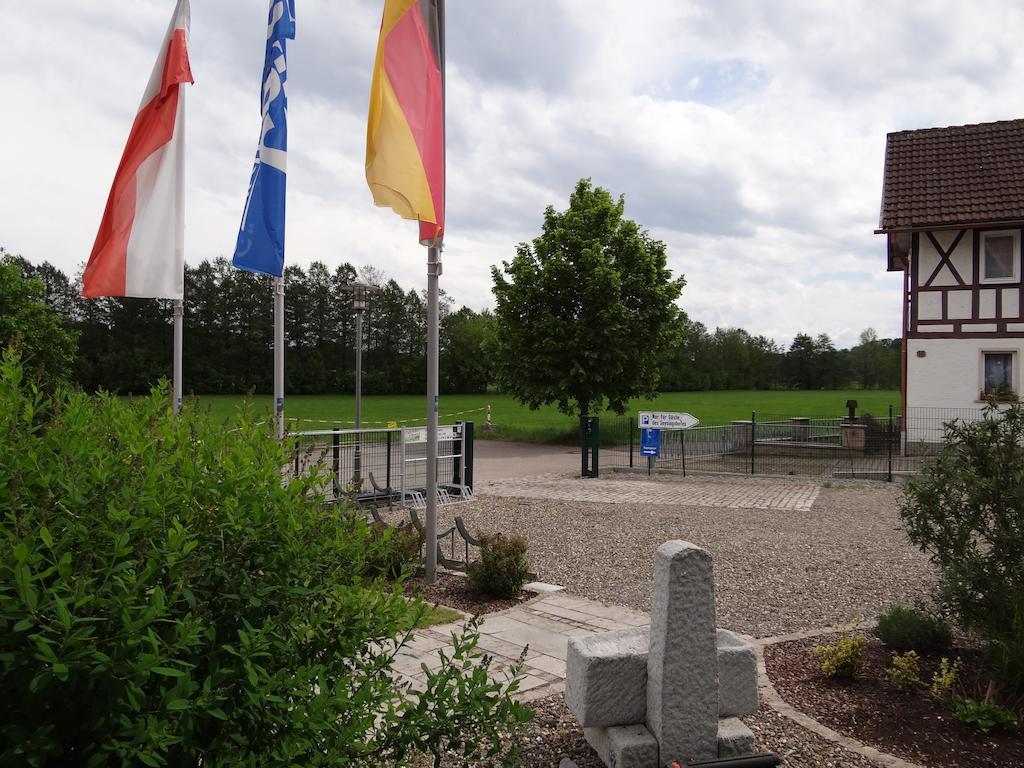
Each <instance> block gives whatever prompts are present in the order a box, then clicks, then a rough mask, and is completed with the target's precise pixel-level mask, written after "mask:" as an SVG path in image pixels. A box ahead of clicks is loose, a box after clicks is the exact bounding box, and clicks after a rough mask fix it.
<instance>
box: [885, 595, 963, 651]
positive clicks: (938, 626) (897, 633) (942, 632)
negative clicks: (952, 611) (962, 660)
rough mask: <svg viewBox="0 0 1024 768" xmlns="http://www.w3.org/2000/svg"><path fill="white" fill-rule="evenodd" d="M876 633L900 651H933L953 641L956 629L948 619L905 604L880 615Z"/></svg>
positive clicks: (948, 645) (947, 646)
mask: <svg viewBox="0 0 1024 768" xmlns="http://www.w3.org/2000/svg"><path fill="white" fill-rule="evenodd" d="M875 635H876V636H877V637H878V638H879V639H880V640H881V641H882V642H883V643H885V644H886V645H888V646H889V647H890V648H892V649H894V650H897V651H911V650H913V651H918V652H919V653H934V652H939V651H944V650H946V649H947V648H949V647H950V645H952V643H953V631H952V629H950V626H949V624H948V623H947V622H945V621H943V620H942V619H941V618H940V617H938V616H933V615H932V614H930V613H927V612H926V611H923V610H920V609H918V608H910V607H907V606H904V605H894V606H892V607H891V608H889V609H888V610H887V611H885V613H883V614H881V615H880V616H879V617H878V626H877V627H875Z"/></svg>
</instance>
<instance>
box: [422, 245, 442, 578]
mask: <svg viewBox="0 0 1024 768" xmlns="http://www.w3.org/2000/svg"><path fill="white" fill-rule="evenodd" d="M440 250H441V249H440V248H439V247H438V246H436V245H432V246H430V247H429V248H428V249H427V488H426V497H427V525H426V528H427V533H426V537H427V562H426V574H425V581H426V582H427V584H433V583H434V582H435V581H436V580H437V347H438V310H437V304H438V301H437V294H438V291H437V278H438V277H439V276H440V275H441V260H440V258H438V254H439V252H440Z"/></svg>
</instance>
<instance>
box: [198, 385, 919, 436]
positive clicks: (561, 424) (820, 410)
mask: <svg viewBox="0 0 1024 768" xmlns="http://www.w3.org/2000/svg"><path fill="white" fill-rule="evenodd" d="M850 399H852V400H857V401H858V403H859V409H858V414H860V413H871V414H873V415H876V416H881V415H885V414H888V412H889V405H890V404H891V405H892V406H893V407H894V408H895V409H896V410H899V404H900V393H899V391H898V390H835V391H814V392H810V391H808V392H799V391H767V392H765V391H756V390H734V391H724V392H665V393H662V394H661V395H659V396H658V397H657V398H655V399H654V400H637V401H634V402H632V403H631V404H630V405H631V407H630V409H629V411H627V413H632V414H634V415H635V414H636V412H637V411H641V410H645V411H646V410H658V411H687V412H689V413H692V414H693V415H694V416H696V417H697V418H698V419H700V420H701V423H703V424H722V423H726V422H728V421H731V420H732V419H749V418H750V414H751V411H756V412H757V413H758V418H759V419H760V418H769V417H789V416H812V417H813V416H843V415H845V414H846V408H845V406H846V401H847V400H850ZM196 402H197V404H198V406H199V407H200V408H205V409H209V411H210V413H211V414H212V415H213V416H214V417H216V418H230V417H231V416H233V415H234V414H235V413H236V411H237V409H238V408H239V407H240V406H241V404H242V402H243V398H242V397H237V396H229V395H206V396H200V397H198V398H197V399H196ZM272 402H273V398H271V397H270V396H269V395H257V396H255V397H253V398H252V403H251V407H252V408H253V409H254V411H255V412H256V413H258V414H263V415H265V416H269V414H270V409H271V405H272ZM488 405H490V406H491V420H492V421H493V423H494V424H495V425H497V427H498V428H497V430H496V431H495V432H493V433H484V432H482V431H478V433H477V434H478V436H480V437H496V438H503V439H524V440H535V441H548V440H553V439H554V438H555V436H556V435H558V434H560V433H564V432H566V431H567V430H569V429H571V427H572V426H573V425H574V424H576V423H578V421H577V419H575V418H570V417H568V416H564V415H563V414H560V413H559V412H558V411H557V409H555V408H554V407H549V408H541V409H540V410H537V411H531V410H530V409H529V408H526V407H524V406H521V405H519V404H518V403H516V402H515V401H514V400H513V399H512V398H511V397H509V396H507V395H497V394H487V395H442V396H441V399H440V404H439V412H440V417H441V418H440V422H441V423H442V424H451V423H453V422H455V421H459V420H465V421H472V422H475V423H476V424H478V425H480V424H483V423H484V421H485V420H486V413H485V408H486V407H487V406H488ZM354 415H355V398H354V397H353V396H351V395H293V396H289V397H288V398H287V399H286V400H285V416H286V418H287V419H288V421H289V423H290V425H291V428H292V429H295V430H304V429H330V428H332V427H342V428H345V427H350V426H351V422H352V420H353V418H354ZM293 420H294V423H293ZM392 421H393V422H398V423H399V424H402V425H405V426H417V425H422V424H423V423H425V421H426V415H425V398H423V397H421V396H373V395H368V396H365V397H363V426H364V428H369V427H374V426H376V427H385V426H388V423H389V422H392Z"/></svg>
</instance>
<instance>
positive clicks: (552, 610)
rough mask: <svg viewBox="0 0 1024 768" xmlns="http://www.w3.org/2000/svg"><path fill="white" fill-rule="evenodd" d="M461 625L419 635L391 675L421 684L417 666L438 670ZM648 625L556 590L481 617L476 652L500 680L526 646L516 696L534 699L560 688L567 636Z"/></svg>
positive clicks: (634, 615) (639, 616) (644, 618)
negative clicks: (442, 650) (484, 655)
mask: <svg viewBox="0 0 1024 768" xmlns="http://www.w3.org/2000/svg"><path fill="white" fill-rule="evenodd" d="M463 623H464V622H461V621H459V622H455V623H453V624H444V625H439V626H434V627H428V628H426V629H424V630H420V631H418V632H417V633H416V636H415V637H414V639H413V640H412V641H411V642H410V643H409V644H408V645H407V646H406V648H404V649H403V650H402V651H401V652H400V653H399V654H398V656H397V657H396V658H395V663H394V669H395V671H396V672H398V673H399V675H400V676H401V677H403V678H405V679H406V680H408V681H410V682H413V683H414V684H416V685H422V684H423V682H424V674H423V669H422V665H424V664H426V665H427V668H428V669H431V670H433V669H437V668H438V667H439V666H440V661H439V658H438V655H437V650H438V649H439V648H442V647H444V648H445V649H446V650H448V651H450V650H451V648H450V646H451V633H452V632H454V631H458V630H460V629H461V628H462V625H463ZM649 623H650V617H649V616H648V615H647V614H646V613H641V612H640V611H634V610H632V609H630V608H623V607H619V606H613V605H605V604H603V603H599V602H597V601H595V600H587V599H585V598H582V597H573V596H570V595H566V594H564V593H562V592H555V593H550V594H543V595H541V596H540V597H538V598H536V599H534V600H532V601H530V602H529V603H524V604H523V605H518V606H516V607H515V608H510V609H508V610H507V611H502V612H500V613H492V614H489V615H486V616H484V617H483V623H482V624H481V625H480V643H479V648H480V649H481V650H483V651H485V652H486V653H487V654H489V655H490V656H492V658H493V661H492V664H491V669H492V670H493V671H494V672H495V673H497V675H498V679H501V672H503V671H504V670H505V669H507V668H508V667H511V666H513V665H515V664H517V663H519V657H520V655H521V654H522V653H523V648H524V647H525V648H526V658H525V659H524V660H523V663H522V667H523V678H522V682H521V683H520V686H519V691H520V693H519V696H518V698H520V699H522V700H523V701H533V700H534V699H539V698H543V697H544V696H548V695H550V694H552V693H556V692H560V691H562V690H564V686H565V656H566V649H567V647H568V644H569V638H570V637H582V636H584V635H590V634H593V633H595V632H604V631H606V630H609V629H625V628H627V627H639V626H644V625H647V624H649Z"/></svg>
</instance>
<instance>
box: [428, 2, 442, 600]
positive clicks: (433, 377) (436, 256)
mask: <svg viewBox="0 0 1024 768" xmlns="http://www.w3.org/2000/svg"><path fill="white" fill-rule="evenodd" d="M437 26H438V30H437V34H438V48H439V57H438V58H439V61H438V65H439V66H440V68H441V120H442V123H441V124H442V126H445V127H444V130H447V127H446V125H445V123H446V114H445V96H446V94H445V66H444V64H445V50H444V33H445V23H444V0H437ZM444 146H445V145H444V144H442V158H443V157H444V154H443V152H444ZM442 194H443V193H442ZM441 245H442V243H441V238H436V239H435V240H434V243H433V245H431V246H430V247H428V248H427V488H426V493H427V521H426V523H427V558H426V563H425V566H426V573H425V581H426V582H427V584H433V583H434V582H435V581H437V394H438V392H437V390H438V386H437V368H438V365H437V348H438V325H439V324H438V309H437V304H438V301H437V298H438V297H437V294H438V289H437V279H438V278H439V277H440V276H441V258H440V253H441Z"/></svg>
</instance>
